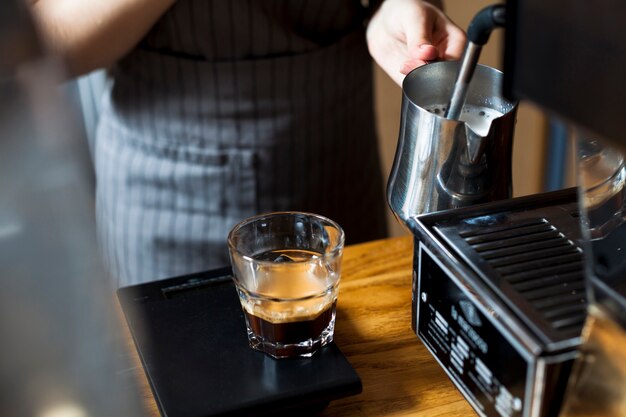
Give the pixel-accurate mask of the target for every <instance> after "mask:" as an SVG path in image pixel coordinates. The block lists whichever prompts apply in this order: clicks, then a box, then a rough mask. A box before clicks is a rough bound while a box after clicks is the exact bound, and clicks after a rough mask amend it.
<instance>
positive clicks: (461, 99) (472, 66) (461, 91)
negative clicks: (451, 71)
mask: <svg viewBox="0 0 626 417" xmlns="http://www.w3.org/2000/svg"><path fill="white" fill-rule="evenodd" d="M482 49H483V47H482V45H476V44H475V43H473V42H468V43H467V46H466V47H465V53H464V54H463V59H462V60H461V68H460V69H459V75H458V76H457V78H456V82H455V83H454V90H452V97H451V98H450V103H449V104H448V110H447V111H446V119H452V120H459V117H460V116H461V111H462V110H463V105H464V104H465V100H466V98H467V91H468V89H469V84H470V81H471V80H472V76H473V75H474V71H475V70H476V65H477V64H478V57H479V56H480V51H481V50H482Z"/></svg>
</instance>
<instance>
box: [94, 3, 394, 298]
mask: <svg viewBox="0 0 626 417" xmlns="http://www.w3.org/2000/svg"><path fill="white" fill-rule="evenodd" d="M364 16H365V11H364V10H363V8H362V6H361V5H360V3H359V2H358V1H355V0H310V1H308V0H273V1H270V0H264V1H261V0H178V1H177V3H176V4H175V6H173V7H172V8H171V9H170V10H169V11H168V12H167V13H166V14H165V15H164V16H162V18H161V19H160V20H159V21H158V22H157V23H156V25H155V26H154V27H153V28H152V29H151V31H150V33H149V34H148V35H147V36H146V38H145V39H144V40H143V41H142V42H141V43H140V44H139V45H138V47H137V48H135V49H134V50H133V51H132V52H131V53H130V54H128V55H127V56H126V57H125V58H123V59H122V60H121V61H119V62H118V63H117V64H116V65H115V67H114V68H112V69H111V71H110V75H111V80H112V82H111V85H110V88H109V89H108V90H107V93H106V94H105V97H104V103H103V110H102V114H101V117H100V123H99V126H98V130H97V136H96V144H95V161H96V174H97V213H98V226H99V232H100V238H101V242H102V246H103V249H104V254H105V258H106V260H107V262H108V264H109V266H110V268H111V271H112V275H113V276H114V277H115V279H116V280H117V284H118V285H119V286H124V285H129V284H134V283H140V282H146V281H152V280H156V279H161V278H167V277H171V276H176V275H181V274H186V273H191V272H196V271H201V270H206V269H209V268H213V267H218V266H223V265H227V264H228V263H229V259H228V251H227V247H226V237H227V234H228V232H229V230H230V229H231V228H232V227H233V226H234V225H235V224H236V223H237V222H239V221H241V220H242V219H244V218H246V217H249V216H251V215H254V214H258V213H263V212H269V211H278V210H301V211H310V212H315V213H319V214H322V215H325V216H327V217H329V218H331V219H333V220H335V221H337V222H338V223H339V224H340V225H341V226H342V227H343V228H344V229H345V231H346V239H347V243H356V242H360V241H364V240H371V239H376V238H382V237H385V235H386V227H385V211H384V197H383V185H382V178H381V168H380V165H379V157H378V151H377V142H376V137H375V126H374V115H373V104H372V74H371V61H370V58H369V56H368V53H367V48H366V44H365V38H364V31H363V19H364Z"/></svg>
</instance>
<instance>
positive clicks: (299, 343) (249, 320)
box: [228, 212, 344, 358]
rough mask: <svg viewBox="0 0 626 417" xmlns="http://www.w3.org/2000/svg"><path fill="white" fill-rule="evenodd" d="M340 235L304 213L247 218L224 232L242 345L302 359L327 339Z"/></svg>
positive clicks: (331, 329)
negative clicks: (243, 333) (242, 321)
mask: <svg viewBox="0 0 626 417" xmlns="http://www.w3.org/2000/svg"><path fill="white" fill-rule="evenodd" d="M343 245H344V232H343V230H342V229H341V227H340V226H339V225H338V224H337V223H335V222H333V221H332V220H330V219H327V218H325V217H322V216H319V215H317V214H312V213H302V212H277V213H269V214H262V215H259V216H255V217H251V218H249V219H246V220H244V221H242V222H241V223H239V224H238V225H236V226H235V227H234V228H233V229H232V230H231V232H230V234H229V235H228V248H229V252H230V258H231V263H232V268H233V280H234V282H235V285H236V287H237V292H238V294H239V300H240V301H241V306H242V308H243V312H244V316H245V320H246V328H247V333H248V340H249V344H250V347H252V348H254V349H257V350H259V351H262V352H265V353H266V354H268V355H270V356H272V357H274V358H287V357H309V356H312V355H313V354H314V353H315V352H316V351H317V350H318V349H319V348H321V347H322V346H324V345H326V344H328V343H330V342H331V341H332V340H333V333H334V328H335V314H336V304H337V292H338V286H339V279H340V276H341V257H342V254H343Z"/></svg>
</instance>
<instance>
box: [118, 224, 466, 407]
mask: <svg viewBox="0 0 626 417" xmlns="http://www.w3.org/2000/svg"><path fill="white" fill-rule="evenodd" d="M412 262H413V241H412V238H411V237H409V236H407V237H400V238H391V239H384V240H379V241H374V242H368V243H363V244H359V245H352V246H348V247H346V249H345V251H344V259H343V267H342V278H341V283H340V286H339V299H338V302H337V321H336V325H335V343H336V344H337V345H338V346H339V347H340V349H341V350H342V351H343V353H344V354H345V355H346V357H347V358H348V360H349V361H350V363H351V364H352V366H353V367H354V368H355V369H356V371H357V373H358V374H359V375H360V377H361V380H362V382H363V392H362V393H361V394H359V395H356V396H352V397H347V398H344V399H341V400H337V401H333V402H331V403H330V405H329V406H328V407H327V408H326V409H325V410H324V411H323V412H322V414H321V415H322V416H324V417H326V416H372V417H374V416H376V417H381V416H450V417H453V416H463V417H465V416H472V415H476V414H475V413H474V411H473V410H472V408H471V407H470V405H469V404H468V403H467V402H466V401H465V400H464V398H463V397H462V395H461V394H460V393H459V392H458V391H457V390H456V388H455V387H454V385H453V384H452V382H450V380H449V379H448V377H447V376H446V374H445V372H444V371H443V369H441V367H440V366H439V364H438V363H437V362H436V361H435V359H434V358H433V357H432V355H431V354H430V352H428V350H427V349H426V347H424V345H423V344H422V343H421V341H420V340H419V339H418V338H417V336H416V335H415V333H413V331H412V330H411V275H412ZM129 337H130V336H129ZM131 343H132V342H131ZM137 361H138V358H137ZM138 374H140V376H139V378H140V380H141V381H140V383H141V389H142V392H143V394H144V398H145V400H146V404H147V407H148V414H149V415H150V416H155V417H156V416H159V412H158V410H157V406H156V403H155V402H154V398H153V397H152V393H151V391H150V388H149V386H148V382H147V379H146V377H145V374H144V373H143V372H139V373H138Z"/></svg>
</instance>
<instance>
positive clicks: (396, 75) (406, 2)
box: [367, 0, 466, 85]
mask: <svg viewBox="0 0 626 417" xmlns="http://www.w3.org/2000/svg"><path fill="white" fill-rule="evenodd" d="M431 3H435V4H439V5H440V4H441V2H439V1H431V2H426V1H423V0H385V1H384V2H383V3H382V4H381V6H380V7H379V9H378V10H377V11H376V13H374V15H373V16H372V19H371V20H370V22H369V24H368V27H367V43H368V47H369V51H370V54H371V55H372V57H373V58H374V60H375V61H376V62H377V63H378V65H380V67H381V68H382V69H383V70H384V71H385V72H386V73H387V74H388V75H389V76H390V77H391V78H392V79H393V80H394V81H395V82H396V83H397V84H398V85H402V80H403V79H404V76H405V75H406V74H408V73H409V71H411V70H412V69H414V68H416V67H418V66H420V65H423V64H425V63H426V62H427V61H434V60H437V59H443V60H451V59H459V58H460V57H461V55H462V54H463V50H464V48H465V42H466V37H465V33H464V32H463V30H461V29H460V28H459V27H458V26H457V25H455V24H454V23H452V21H451V20H450V19H448V17H447V16H446V15H445V14H444V13H443V12H442V11H441V9H439V8H438V7H435V6H434V5H433V4H431Z"/></svg>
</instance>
